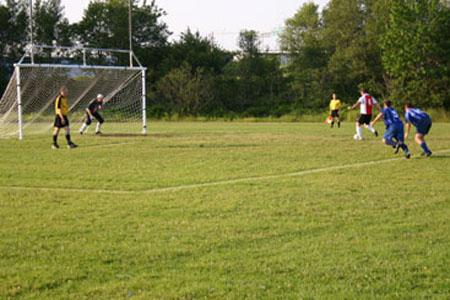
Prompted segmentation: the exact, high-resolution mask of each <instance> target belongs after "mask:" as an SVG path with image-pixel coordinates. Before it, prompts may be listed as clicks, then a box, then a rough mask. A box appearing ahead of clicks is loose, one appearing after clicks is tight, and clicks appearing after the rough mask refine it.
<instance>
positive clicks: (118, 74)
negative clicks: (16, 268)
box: [0, 65, 143, 138]
mask: <svg viewBox="0 0 450 300" xmlns="http://www.w3.org/2000/svg"><path fill="white" fill-rule="evenodd" d="M19 74H20V90H21V102H22V129H23V134H24V136H26V135H32V134H40V133H44V132H48V131H50V130H51V129H52V128H53V121H54V118H55V98H56V97H57V95H58V94H59V92H60V90H61V87H63V86H65V87H67V89H68V90H69V95H68V96H67V100H68V104H69V107H70V110H69V116H68V117H69V120H70V127H71V129H72V131H78V129H79V127H80V126H81V124H82V123H83V122H84V119H85V116H86V112H85V109H86V108H87V107H88V106H89V103H90V102H91V101H92V100H93V99H95V98H96V96H97V94H100V93H101V94H103V95H104V100H103V103H104V105H103V110H102V111H100V114H101V115H102V117H103V118H104V120H105V123H104V125H103V127H102V129H103V130H102V131H104V132H105V133H110V134H119V133H124V134H126V133H133V134H136V133H140V132H141V131H142V92H143V91H142V88H143V87H142V77H141V71H140V70H137V69H126V68H117V69H112V68H104V69H102V68H101V67H97V68H82V67H69V66H63V65H39V66H36V65H34V66H33V65H30V66H26V65H25V66H20V67H19ZM17 93H18V88H17V68H16V69H15V72H14V74H13V76H12V77H11V80H10V82H9V84H8V86H7V88H6V90H5V92H4V94H3V96H2V98H1V100H0V138H5V137H15V136H17V135H18V133H19V117H18V95H17ZM93 125H94V126H93ZM93 125H91V126H90V127H91V128H90V129H88V132H89V130H91V132H93V131H94V130H93V128H92V127H95V120H94V122H93Z"/></svg>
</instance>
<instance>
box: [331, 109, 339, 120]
mask: <svg viewBox="0 0 450 300" xmlns="http://www.w3.org/2000/svg"><path fill="white" fill-rule="evenodd" d="M331 116H332V117H333V118H339V109H336V110H332V111H331Z"/></svg>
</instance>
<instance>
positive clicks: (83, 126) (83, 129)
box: [80, 123, 88, 132]
mask: <svg viewBox="0 0 450 300" xmlns="http://www.w3.org/2000/svg"><path fill="white" fill-rule="evenodd" d="M86 128H88V126H87V125H86V123H83V125H82V126H81V128H80V132H84V131H85V130H86Z"/></svg>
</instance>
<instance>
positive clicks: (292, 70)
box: [0, 0, 450, 118]
mask: <svg viewBox="0 0 450 300" xmlns="http://www.w3.org/2000/svg"><path fill="white" fill-rule="evenodd" d="M131 3H132V14H133V40H132V46H133V50H134V52H135V53H136V55H137V56H138V57H139V59H140V61H141V62H142V64H143V65H144V66H146V67H147V68H148V72H147V91H148V95H147V96H148V97H147V98H148V104H149V105H148V108H149V109H148V111H149V115H150V116H152V117H157V118H162V117H167V116H171V115H174V114H177V115H178V116H190V115H193V116H199V115H202V116H206V117H229V118H235V117H268V116H272V117H280V116H283V115H288V116H293V117H294V118H297V117H298V116H301V115H307V114H315V113H317V112H318V111H325V112H326V111H327V106H328V103H329V101H330V98H331V94H332V93H337V94H338V97H339V98H340V99H341V100H342V101H344V102H346V103H353V102H354V101H356V99H357V98H358V95H359V93H358V88H359V87H365V88H367V89H368V90H369V92H370V93H371V94H373V95H374V96H375V97H377V98H378V99H380V100H382V99H383V98H390V99H391V100H392V101H393V102H394V105H395V106H396V107H401V106H402V104H403V102H404V101H406V100H410V101H413V102H414V103H415V104H416V105H417V106H420V107H422V108H425V109H428V108H432V109H436V110H439V109H445V110H447V111H449V110H450V82H449V80H450V79H449V74H450V70H449V68H450V51H449V50H448V49H450V30H449V28H450V1H449V0H330V1H329V2H328V4H327V5H326V6H325V7H324V8H323V10H322V11H320V10H319V6H318V5H317V4H315V3H314V2H313V1H310V2H308V3H305V4H303V5H302V6H301V7H300V8H299V9H298V11H296V12H292V17H291V18H288V19H287V20H286V21H285V27H284V30H283V32H282V33H281V35H280V44H281V49H282V50H283V51H284V54H283V55H281V56H280V55H279V54H271V53H268V52H265V51H264V50H263V49H261V47H262V43H261V40H260V35H259V33H258V32H257V31H255V30H251V29H244V30H242V31H241V32H240V34H239V38H238V40H237V41H236V45H237V46H238V47H239V50H238V51H234V52H231V51H227V50H224V49H222V48H221V47H220V46H219V45H217V44H216V43H215V42H214V40H212V39H209V38H207V37H203V36H201V34H200V33H198V32H192V31H191V30H190V29H187V30H186V31H185V32H184V33H182V34H181V36H180V38H179V39H177V40H174V41H170V39H169V38H170V35H171V32H170V31H169V28H168V27H167V24H165V23H164V22H163V21H162V17H163V16H165V15H166V12H165V11H164V10H163V9H162V8H160V7H158V6H157V5H156V2H155V1H138V0H132V1H131ZM28 5H29V0H6V1H2V2H0V53H1V54H2V56H1V61H0V89H1V90H3V89H4V88H5V86H6V84H7V82H8V80H9V77H10V75H11V73H12V65H13V63H14V62H16V61H17V59H18V58H19V57H20V56H21V55H22V54H23V52H24V50H25V47H26V46H27V43H28V40H29V29H28V24H29V20H28ZM128 5H129V0H93V1H91V2H90V3H89V6H88V7H87V8H86V10H85V11H84V15H83V18H82V20H81V21H80V22H78V23H75V24H69V22H68V21H67V19H66V18H65V12H64V7H63V6H62V5H61V1H60V0H35V1H34V7H33V9H34V14H35V15H34V19H33V24H34V28H35V30H34V40H35V41H36V43H42V44H58V45H68V46H70V45H84V46H89V47H96V48H121V49H128V47H129V44H128V43H129V41H128V9H129V6H128ZM43 54H45V53H43ZM282 58H283V59H282ZM49 59H50V57H49ZM127 59H128V58H127V57H126V56H122V57H120V58H118V59H117V60H120V61H118V62H120V63H122V64H126V63H127ZM282 61H283V62H284V64H282V63H281V62H282ZM286 62H287V63H286Z"/></svg>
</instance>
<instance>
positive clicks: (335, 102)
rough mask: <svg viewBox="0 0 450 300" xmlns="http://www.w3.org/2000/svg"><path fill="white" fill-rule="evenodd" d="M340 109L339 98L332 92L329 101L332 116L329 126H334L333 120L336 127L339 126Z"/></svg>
mask: <svg viewBox="0 0 450 300" xmlns="http://www.w3.org/2000/svg"><path fill="white" fill-rule="evenodd" d="M340 110H341V100H339V99H338V98H337V95H336V94H333V99H331V101H330V117H331V118H333V119H332V121H331V128H333V127H334V121H337V124H338V128H341V120H340V119H339V111H340Z"/></svg>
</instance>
